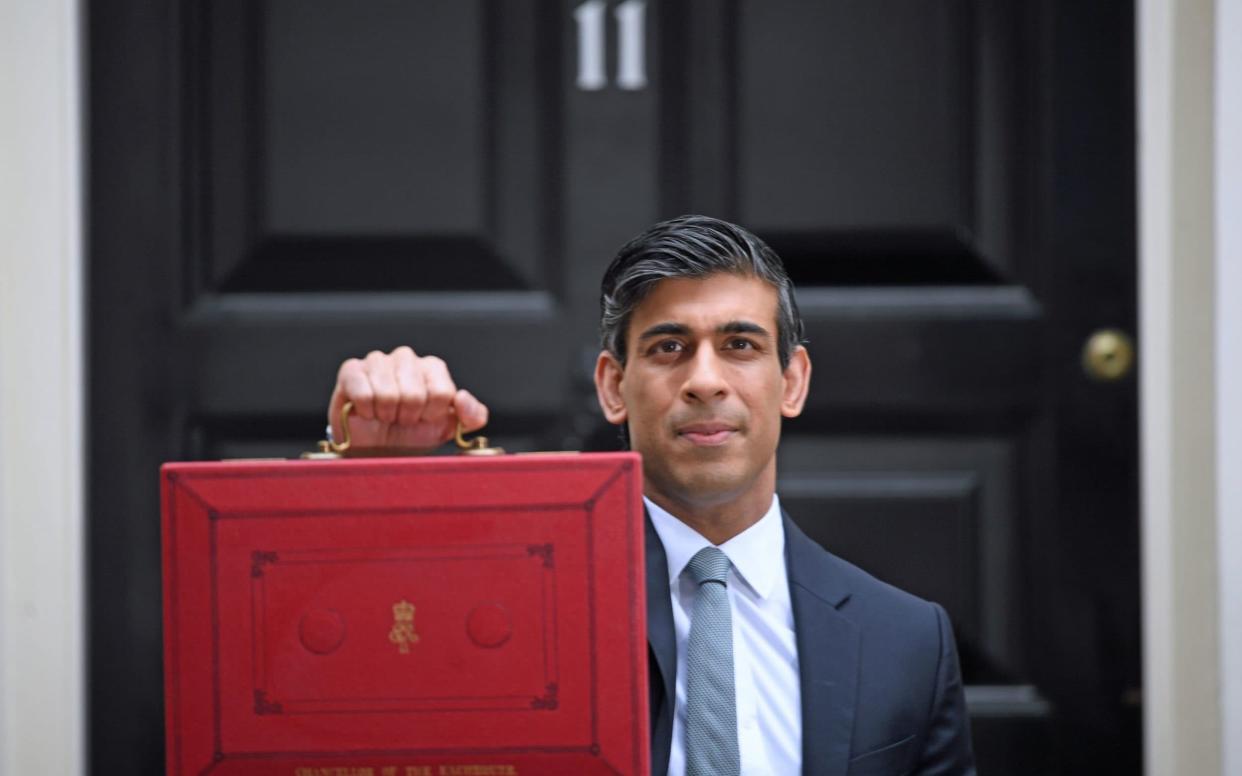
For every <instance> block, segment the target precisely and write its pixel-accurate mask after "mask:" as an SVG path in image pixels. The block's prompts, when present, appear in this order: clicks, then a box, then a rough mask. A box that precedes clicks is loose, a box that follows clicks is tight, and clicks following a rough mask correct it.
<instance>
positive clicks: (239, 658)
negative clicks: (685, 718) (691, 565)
mask: <svg viewBox="0 0 1242 776" xmlns="http://www.w3.org/2000/svg"><path fill="white" fill-rule="evenodd" d="M640 479H641V464H640V462H639V459H638V456H636V455H634V454H632V453H615V454H584V455H534V456H502V457H496V458H467V457H460V458H416V459H370V460H343V461H282V462H231V463H230V462H226V463H180V464H178V463H172V464H166V465H165V466H164V467H163V469H162V472H161V487H162V491H163V502H162V503H163V529H164V530H163V544H164V629H165V632H164V643H165V654H164V670H165V705H166V722H167V757H168V773H170V774H177V775H180V774H202V773H205V772H210V773H213V774H283V775H284V776H423V775H424V774H429V775H431V776H449V775H456V774H461V775H462V776H491V775H500V774H536V773H582V774H590V773H624V774H630V773H633V774H645V773H647V769H648V732H647V724H648V711H647V643H646V612H645V599H644V596H643V576H644V574H643V568H644V566H643V510H642V502H641V492H642V486H641V482H640Z"/></svg>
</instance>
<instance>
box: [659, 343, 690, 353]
mask: <svg viewBox="0 0 1242 776" xmlns="http://www.w3.org/2000/svg"><path fill="white" fill-rule="evenodd" d="M655 350H656V352H657V353H680V352H681V351H682V350H684V348H683V347H682V345H681V343H680V342H678V341H676V340H665V341H664V342H661V343H659V344H658V345H656V346H655Z"/></svg>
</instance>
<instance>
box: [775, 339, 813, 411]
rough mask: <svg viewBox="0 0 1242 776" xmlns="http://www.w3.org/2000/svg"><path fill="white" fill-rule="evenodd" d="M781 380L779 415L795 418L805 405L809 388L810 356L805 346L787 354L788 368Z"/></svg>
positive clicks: (800, 346)
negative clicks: (782, 383) (783, 385)
mask: <svg viewBox="0 0 1242 776" xmlns="http://www.w3.org/2000/svg"><path fill="white" fill-rule="evenodd" d="M783 379H784V382H785V388H784V394H783V395H782V396H781V414H782V415H784V416H785V417H787V418H796V417H798V416H799V415H801V414H802V405H804V404H806V394H807V391H809V390H810V388H811V356H810V354H809V353H807V352H806V347H805V346H803V345H799V346H798V347H796V348H794V352H793V353H791V354H789V366H787V367H785V374H784V375H783Z"/></svg>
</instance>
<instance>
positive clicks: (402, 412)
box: [391, 346, 427, 426]
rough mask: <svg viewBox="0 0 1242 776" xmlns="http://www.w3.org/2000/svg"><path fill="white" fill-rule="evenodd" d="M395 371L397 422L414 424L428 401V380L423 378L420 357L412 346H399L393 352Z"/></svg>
mask: <svg viewBox="0 0 1242 776" xmlns="http://www.w3.org/2000/svg"><path fill="white" fill-rule="evenodd" d="M391 358H392V362H393V363H392V365H393V373H394V375H395V379H396V382H397V392H398V399H397V417H396V421H395V422H396V423H397V424H398V425H402V426H413V425H414V424H415V423H418V420H419V418H420V417H421V416H422V414H423V405H424V404H425V403H426V401H427V381H426V380H425V379H424V378H423V375H422V371H421V367H420V366H419V361H420V360H421V359H419V357H418V356H417V354H415V353H414V351H413V350H412V349H411V348H408V347H404V346H403V347H399V348H397V349H396V350H394V351H393V352H392V357H391Z"/></svg>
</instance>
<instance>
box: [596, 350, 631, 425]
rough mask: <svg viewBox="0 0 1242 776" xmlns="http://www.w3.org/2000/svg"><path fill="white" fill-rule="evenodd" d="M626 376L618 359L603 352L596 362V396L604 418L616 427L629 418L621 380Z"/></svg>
mask: <svg viewBox="0 0 1242 776" xmlns="http://www.w3.org/2000/svg"><path fill="white" fill-rule="evenodd" d="M624 376H625V370H624V368H623V367H622V366H621V362H620V361H617V357H616V356H614V355H613V354H611V353H609V352H608V351H607V350H601V351H600V353H599V358H597V359H596V360H595V395H596V397H597V398H598V399H599V408H600V409H601V410H603V412H604V418H605V419H606V420H607V421H608V422H609V423H612V424H613V425H615V426H619V425H621V424H622V423H624V422H625V420H626V418H627V417H628V416H629V414H628V413H627V412H626V410H625V399H624V398H623V397H622V396H621V379H622V378H623V377H624Z"/></svg>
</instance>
